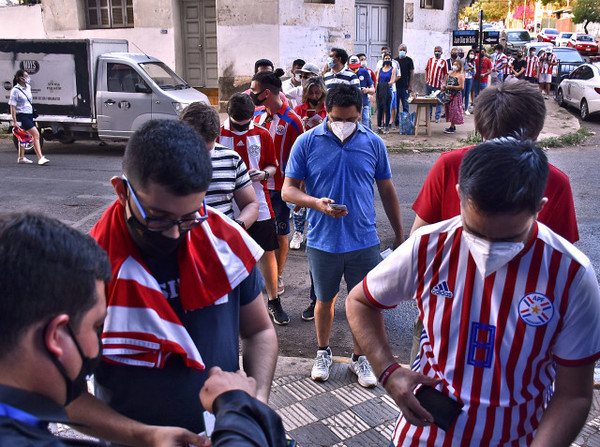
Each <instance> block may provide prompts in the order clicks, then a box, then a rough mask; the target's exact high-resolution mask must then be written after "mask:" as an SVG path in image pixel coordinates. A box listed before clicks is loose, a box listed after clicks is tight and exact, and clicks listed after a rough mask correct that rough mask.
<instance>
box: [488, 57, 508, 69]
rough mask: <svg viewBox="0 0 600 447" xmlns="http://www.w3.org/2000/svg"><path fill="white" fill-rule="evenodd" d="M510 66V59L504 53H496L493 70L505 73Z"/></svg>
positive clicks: (493, 58)
mask: <svg viewBox="0 0 600 447" xmlns="http://www.w3.org/2000/svg"><path fill="white" fill-rule="evenodd" d="M506 65H508V57H506V54H504V53H494V55H493V56H492V68H493V69H494V70H496V71H497V72H500V73H504V69H505V68H506Z"/></svg>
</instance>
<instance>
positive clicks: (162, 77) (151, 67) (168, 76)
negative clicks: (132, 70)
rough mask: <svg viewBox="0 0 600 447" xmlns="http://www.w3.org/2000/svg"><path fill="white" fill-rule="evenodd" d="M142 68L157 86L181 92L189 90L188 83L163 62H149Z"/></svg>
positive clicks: (142, 65)
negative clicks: (181, 90)
mask: <svg viewBox="0 0 600 447" xmlns="http://www.w3.org/2000/svg"><path fill="white" fill-rule="evenodd" d="M140 67H142V68H143V70H144V71H145V72H146V74H147V75H148V76H150V77H151V78H152V80H153V81H154V82H156V85H158V86H159V87H160V88H162V89H164V90H180V89H184V88H189V85H188V84H187V82H185V81H184V80H183V79H181V78H180V77H179V76H178V75H177V74H176V73H175V72H174V71H173V70H171V69H170V68H169V67H167V66H166V65H165V64H164V63H163V62H148V63H144V64H140Z"/></svg>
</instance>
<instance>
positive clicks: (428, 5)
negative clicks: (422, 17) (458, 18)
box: [421, 0, 444, 9]
mask: <svg viewBox="0 0 600 447" xmlns="http://www.w3.org/2000/svg"><path fill="white" fill-rule="evenodd" d="M421 8H424V9H444V0H421Z"/></svg>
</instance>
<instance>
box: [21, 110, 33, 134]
mask: <svg viewBox="0 0 600 447" xmlns="http://www.w3.org/2000/svg"><path fill="white" fill-rule="evenodd" d="M16 118H17V121H20V122H21V129H23V130H29V129H32V128H34V127H35V123H34V122H33V113H17V116H16Z"/></svg>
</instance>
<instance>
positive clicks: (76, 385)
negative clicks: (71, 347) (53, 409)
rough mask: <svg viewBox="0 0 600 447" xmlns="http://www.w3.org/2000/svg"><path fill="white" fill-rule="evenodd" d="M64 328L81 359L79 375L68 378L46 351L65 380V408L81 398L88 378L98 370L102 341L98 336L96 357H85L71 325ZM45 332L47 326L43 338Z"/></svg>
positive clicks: (51, 355) (59, 364)
mask: <svg viewBox="0 0 600 447" xmlns="http://www.w3.org/2000/svg"><path fill="white" fill-rule="evenodd" d="M66 327H67V330H68V331H69V334H70V335H71V338H72V339H73V343H75V347H76V348H77V352H79V356H80V357H81V370H80V371H79V374H77V377H75V378H74V379H71V378H70V377H69V376H68V374H67V371H66V370H65V367H64V366H63V364H62V363H60V362H59V361H58V359H57V358H56V357H55V356H54V355H53V354H52V353H51V352H50V351H48V354H49V355H50V359H51V360H52V362H53V363H54V365H55V366H56V369H58V371H59V372H60V373H61V375H62V376H63V378H64V379H65V384H66V388H67V398H66V401H65V406H66V405H69V404H70V403H71V402H73V401H74V400H75V399H77V398H78V397H79V396H81V393H83V392H84V391H85V390H86V389H87V378H88V376H91V375H92V374H94V372H95V371H96V369H98V366H100V361H101V360H102V339H101V338H100V335H98V355H97V356H96V357H93V358H90V357H86V356H85V355H83V351H82V350H81V346H79V342H78V341H77V338H76V337H75V333H74V332H73V329H72V328H71V324H70V323H67V325H66ZM47 330H48V326H46V329H45V330H44V338H45V336H46V331H47ZM44 346H45V347H46V350H48V347H47V346H46V343H45V342H44Z"/></svg>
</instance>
